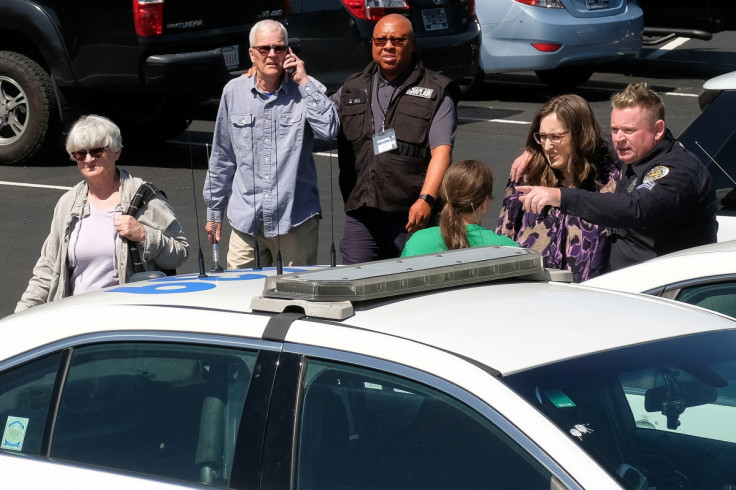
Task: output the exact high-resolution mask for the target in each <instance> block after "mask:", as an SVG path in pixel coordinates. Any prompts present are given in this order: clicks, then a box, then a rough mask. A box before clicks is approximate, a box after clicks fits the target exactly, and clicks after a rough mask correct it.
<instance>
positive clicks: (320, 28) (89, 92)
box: [0, 0, 481, 164]
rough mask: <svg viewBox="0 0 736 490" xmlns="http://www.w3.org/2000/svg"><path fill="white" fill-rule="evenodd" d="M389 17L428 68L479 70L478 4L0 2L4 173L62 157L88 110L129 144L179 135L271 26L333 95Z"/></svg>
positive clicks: (393, 0) (456, 0) (369, 0)
mask: <svg viewBox="0 0 736 490" xmlns="http://www.w3.org/2000/svg"><path fill="white" fill-rule="evenodd" d="M392 12H397V13H401V14H402V15H406V16H407V17H409V18H410V19H411V21H412V23H413V25H414V28H415V32H416V38H417V55H418V56H420V57H421V58H422V59H423V60H424V62H425V64H426V65H427V66H428V67H429V68H432V69H434V70H436V71H439V72H442V73H445V74H446V75H447V76H449V77H451V78H454V79H462V78H464V77H472V76H473V75H475V74H477V73H478V72H479V61H478V57H479V47H480V39H481V36H480V27H479V25H478V22H477V20H476V17H475V0H412V1H411V5H408V4H407V3H406V1H405V0H291V1H290V0H244V1H237V2H233V1H231V0H209V1H208V2H207V3H206V4H201V3H199V2H194V1H193V0H119V1H115V2H104V4H102V3H101V2H100V1H99V0H71V1H70V0H0V164H3V163H6V164H8V163H11V164H12V163H18V162H20V163H25V162H27V161H28V160H29V159H30V158H32V157H33V156H34V155H37V154H41V153H42V151H43V150H44V149H47V148H55V149H56V148H58V146H57V145H58V143H59V140H60V135H61V131H62V129H63V124H64V123H68V122H70V121H73V120H74V119H75V118H76V117H77V116H78V115H79V114H81V113H85V112H95V113H98V114H103V115H108V116H110V117H111V118H112V119H113V120H114V121H115V122H117V123H118V124H119V125H120V126H121V128H122V130H123V135H124V136H125V140H126V141H155V140H160V139H162V138H165V137H169V136H173V135H175V134H177V133H178V132H180V131H182V130H183V129H184V127H185V125H186V120H187V118H188V117H191V114H192V113H193V111H192V109H194V107H195V106H196V103H197V102H198V101H199V100H203V99H207V98H212V97H219V95H220V93H221V91H222V87H223V86H224V84H225V83H226V82H227V81H228V80H229V79H230V78H231V77H233V76H237V75H238V74H239V73H241V72H242V71H243V70H244V69H247V68H248V67H249V66H250V64H251V63H250V57H249V56H248V49H247V48H248V33H249V31H250V28H251V27H252V26H253V24H254V23H255V22H257V21H258V20H261V19H265V18H274V19H276V20H279V21H282V22H285V23H286V24H287V25H288V29H289V36H290V38H291V40H292V41H291V42H292V44H294V47H295V50H297V52H300V53H301V55H302V56H303V57H304V58H305V60H306V61H307V63H308V66H307V71H308V73H309V74H310V75H313V76H314V77H315V78H317V79H318V80H320V81H321V82H323V83H324V84H325V85H327V87H328V88H329V89H330V90H336V89H337V88H338V87H339V86H340V85H341V84H342V82H343V81H344V80H345V78H346V77H347V76H348V75H349V74H351V73H353V72H356V71H359V70H362V69H363V67H364V66H365V65H366V64H367V63H368V61H370V60H371V54H370V38H371V33H372V31H373V26H374V25H375V23H376V21H378V20H379V19H380V18H381V17H382V16H384V15H386V14H388V13H392ZM287 13H288V16H287ZM57 155H58V154H57ZM54 156H55V155H54Z"/></svg>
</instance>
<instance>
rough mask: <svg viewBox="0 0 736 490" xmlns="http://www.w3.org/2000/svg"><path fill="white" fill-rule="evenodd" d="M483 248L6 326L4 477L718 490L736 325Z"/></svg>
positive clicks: (735, 373)
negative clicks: (555, 275)
mask: <svg viewBox="0 0 736 490" xmlns="http://www.w3.org/2000/svg"><path fill="white" fill-rule="evenodd" d="M541 264H542V262H541V257H540V256H539V255H538V254H537V253H535V252H532V251H529V250H525V249H519V248H504V247H482V248H475V249H467V250H461V251H453V252H446V253H442V254H438V255H428V256H417V257H411V258H407V259H401V260H390V261H381V262H375V263H371V264H363V265H358V266H350V267H342V268H333V269H303V270H302V269H300V270H291V271H285V272H292V274H284V275H282V276H276V275H274V271H273V270H262V271H259V270H243V271H229V272H224V273H217V274H210V275H208V276H207V277H199V276H197V275H188V276H179V277H170V278H161V279H157V280H152V281H148V282H141V283H133V284H128V285H125V286H121V287H114V288H110V289H107V290H104V291H101V292H99V293H91V294H87V295H80V296H77V297H72V298H68V299H64V300H61V301H58V302H55V303H52V304H49V305H44V306H39V307H36V308H33V309H31V310H29V311H26V312H23V313H19V314H16V315H12V316H11V317H8V318H5V319H3V320H2V321H0V329H1V330H2V331H3V332H4V338H3V342H2V343H0V421H1V422H2V426H1V428H2V441H1V443H0V475H2V476H1V477H0V478H1V479H0V482H2V485H0V486H1V487H2V488H9V489H30V488H34V489H35V488H48V487H51V486H54V487H59V486H60V487H67V488H75V489H91V488H95V489H99V488H105V489H107V488H151V489H153V488H177V487H178V488H181V487H186V488H211V487H223V488H236V489H240V488H248V489H251V488H253V489H255V488H272V489H297V490H304V489H310V490H315V489H320V490H323V489H360V490H362V489H382V490H383V489H443V490H445V489H451V488H452V489H455V488H457V489H480V488H484V489H486V488H493V489H544V490H550V489H581V488H585V489H614V488H627V489H637V490H639V489H646V488H656V489H658V490H662V489H696V488H697V489H701V488H702V489H710V488H712V489H721V488H727V487H726V486H725V485H729V484H733V483H736V322H734V321H732V320H729V319H727V318H726V317H723V316H720V315H717V314H714V313H709V312H706V311H704V310H702V309H698V308H692V307H690V306H687V305H681V304H678V303H674V302H671V301H667V300H662V299H659V298H652V297H648V296H643V295H635V294H627V293H616V292H609V291H604V290H599V289H595V288H591V287H585V286H580V285H573V284H567V283H564V282H549V281H546V280H544V278H545V277H548V276H549V275H550V273H549V271H545V270H544V269H543V268H542V265H541Z"/></svg>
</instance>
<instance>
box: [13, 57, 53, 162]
mask: <svg viewBox="0 0 736 490" xmlns="http://www.w3.org/2000/svg"><path fill="white" fill-rule="evenodd" d="M59 123H60V120H59V113H58V110H57V101H56V95H55V94H54V88H53V85H52V83H51V77H50V76H49V74H48V73H47V72H46V71H45V70H44V69H43V68H41V66H40V65H39V64H38V63H36V62H35V61H33V60H32V59H30V58H28V57H26V56H23V55H22V54H19V53H15V52H12V51H0V164H14V163H18V162H20V161H21V160H24V161H26V160H28V159H30V158H31V157H33V156H34V155H36V154H38V153H39V152H40V151H41V150H42V149H44V148H45V147H46V146H48V145H49V144H50V143H51V141H50V140H51V138H49V136H50V135H51V134H53V133H54V131H55V130H56V128H57V126H58V124H59Z"/></svg>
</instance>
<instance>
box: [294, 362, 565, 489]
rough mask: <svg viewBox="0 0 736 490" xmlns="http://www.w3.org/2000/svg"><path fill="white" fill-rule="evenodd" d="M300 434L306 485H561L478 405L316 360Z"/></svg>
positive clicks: (300, 474) (299, 484)
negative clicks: (471, 406) (486, 415)
mask: <svg viewBox="0 0 736 490" xmlns="http://www.w3.org/2000/svg"><path fill="white" fill-rule="evenodd" d="M298 430H299V432H298V434H299V438H298V450H297V451H298V454H297V471H296V488H297V489H299V490H317V489H325V488H341V489H364V488H365V489H369V488H371V489H373V488H381V489H406V488H421V489H447V488H462V489H476V488H477V489H481V488H494V489H517V488H524V489H545V490H549V489H550V488H557V486H556V481H557V480H553V478H552V477H551V475H550V473H549V472H548V471H547V470H546V469H545V468H543V467H542V466H541V465H540V464H539V463H538V462H537V461H536V460H535V459H533V458H532V457H531V456H529V455H528V454H527V453H526V452H525V450H524V449H523V448H521V447H519V446H518V445H517V444H516V443H515V442H514V441H513V440H511V439H510V438H509V437H508V436H506V435H505V434H504V433H503V432H502V431H501V430H500V429H498V428H497V427H496V426H495V425H493V424H492V423H491V422H490V421H488V420H487V419H486V418H485V417H483V416H482V415H480V414H479V413H477V412H476V411H474V410H472V409H471V408H469V407H467V406H466V405H464V404H463V403H461V402H459V401H458V400H456V399H454V398H451V397H449V396H447V395H444V394H443V393H441V392H438V391H436V390H434V389H432V388H429V387H427V386H424V385H421V384H418V383H415V382H412V381H409V380H406V379H403V378H399V377H395V376H391V375H387V374H383V373H379V372H375V371H372V370H368V369H364V368H357V367H352V366H347V365H341V364H333V363H327V362H316V361H310V363H309V365H308V367H307V372H306V376H305V389H304V395H303V405H302V408H301V415H300V422H299V429H298Z"/></svg>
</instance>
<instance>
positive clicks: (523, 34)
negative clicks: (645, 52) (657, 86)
mask: <svg viewBox="0 0 736 490" xmlns="http://www.w3.org/2000/svg"><path fill="white" fill-rule="evenodd" d="M476 15H477V16H478V21H479V22H480V24H481V31H482V36H483V40H482V42H481V64H482V65H483V70H484V72H485V73H486V74H488V73H500V72H510V71H523V70H534V71H535V72H536V73H537V76H538V77H539V78H541V79H542V80H543V81H544V82H546V83H548V84H550V85H553V86H564V87H572V86H575V85H579V84H581V83H584V82H585V81H586V80H588V78H590V76H591V75H592V74H593V70H594V65H595V64H598V63H606V62H611V61H615V60H618V59H621V58H626V57H637V56H639V52H640V51H641V35H642V30H643V28H644V18H643V14H642V10H641V8H640V7H639V5H638V4H637V3H636V2H635V1H633V0H486V1H481V2H478V3H477V5H476Z"/></svg>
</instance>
